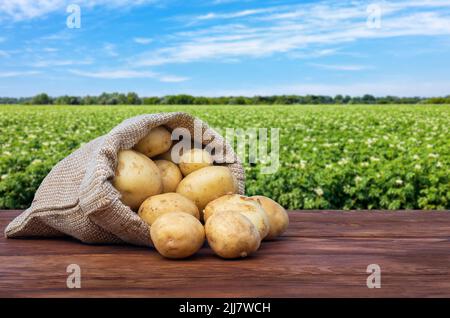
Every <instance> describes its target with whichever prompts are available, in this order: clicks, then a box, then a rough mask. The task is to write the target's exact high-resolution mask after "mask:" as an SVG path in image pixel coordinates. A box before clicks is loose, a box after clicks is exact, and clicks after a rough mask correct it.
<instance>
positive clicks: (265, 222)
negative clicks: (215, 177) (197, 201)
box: [203, 194, 269, 238]
mask: <svg viewBox="0 0 450 318" xmlns="http://www.w3.org/2000/svg"><path fill="white" fill-rule="evenodd" d="M221 211H225V212H226V211H236V212H240V213H242V214H243V215H245V216H246V217H247V218H248V219H249V220H250V221H251V222H252V223H253V225H255V227H256V229H257V230H258V232H259V235H260V237H261V238H264V237H266V235H267V234H268V233H269V219H268V217H267V215H266V213H265V212H264V210H263V208H262V207H261V205H260V204H259V203H258V202H257V201H256V200H254V199H251V198H249V197H246V196H243V195H239V194H228V195H224V196H222V197H220V198H218V199H215V200H214V201H211V202H209V203H208V204H207V205H206V207H205V209H204V210H203V218H204V220H205V221H207V220H208V219H209V218H210V217H211V215H213V214H214V213H217V212H221Z"/></svg>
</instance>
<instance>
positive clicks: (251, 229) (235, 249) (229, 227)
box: [205, 211, 261, 258]
mask: <svg viewBox="0 0 450 318" xmlns="http://www.w3.org/2000/svg"><path fill="white" fill-rule="evenodd" d="M205 232H206V238H207V240H208V244H209V246H210V247H211V248H212V250H213V251H214V253H216V254H217V255H219V256H220V257H223V258H238V257H246V256H248V255H250V254H251V253H253V252H255V251H256V250H258V248H259V245H260V244H261V237H260V236H259V233H258V230H257V229H256V227H255V226H254V225H253V223H252V222H251V221H250V220H249V219H248V218H247V217H246V216H244V215H243V214H242V213H239V212H235V211H220V212H217V213H214V214H213V215H212V216H211V217H210V218H208V221H207V222H206V225H205Z"/></svg>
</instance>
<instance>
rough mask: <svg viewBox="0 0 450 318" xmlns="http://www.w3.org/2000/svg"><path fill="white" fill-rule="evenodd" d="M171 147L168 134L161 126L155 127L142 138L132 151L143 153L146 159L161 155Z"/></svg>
mask: <svg viewBox="0 0 450 318" xmlns="http://www.w3.org/2000/svg"><path fill="white" fill-rule="evenodd" d="M171 145H172V139H171V134H170V132H169V131H168V130H167V129H166V128H164V127H163V126H159V127H155V128H152V129H151V130H150V132H149V133H148V134H147V136H145V137H144V138H142V139H141V140H140V141H139V142H138V143H137V145H136V146H134V150H136V151H139V152H140V153H143V154H144V155H146V156H147V157H149V158H151V157H154V156H156V155H159V154H162V153H163V152H166V151H167V150H169V149H170V146H171Z"/></svg>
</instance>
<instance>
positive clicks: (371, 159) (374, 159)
mask: <svg viewBox="0 0 450 318" xmlns="http://www.w3.org/2000/svg"><path fill="white" fill-rule="evenodd" d="M370 161H380V159H379V158H377V157H370Z"/></svg>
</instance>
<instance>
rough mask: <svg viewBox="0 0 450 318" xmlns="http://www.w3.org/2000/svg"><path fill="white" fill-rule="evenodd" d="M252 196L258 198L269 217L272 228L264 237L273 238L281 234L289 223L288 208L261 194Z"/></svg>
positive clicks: (266, 238)
mask: <svg viewBox="0 0 450 318" xmlns="http://www.w3.org/2000/svg"><path fill="white" fill-rule="evenodd" d="M251 198H252V199H256V200H258V202H259V203H260V204H261V206H262V208H263V209H264V211H265V212H266V214H267V216H268V218H269V224H270V230H269V234H268V235H267V236H266V237H265V238H264V239H265V240H272V239H274V238H276V237H277V236H279V235H281V234H282V233H283V232H284V231H285V230H286V229H287V227H288V225H289V216H288V214H287V212H286V210H285V209H284V208H283V207H282V206H281V205H279V204H278V203H277V202H275V201H274V200H272V199H270V198H267V197H264V196H261V195H256V196H253V197H251Z"/></svg>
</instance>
